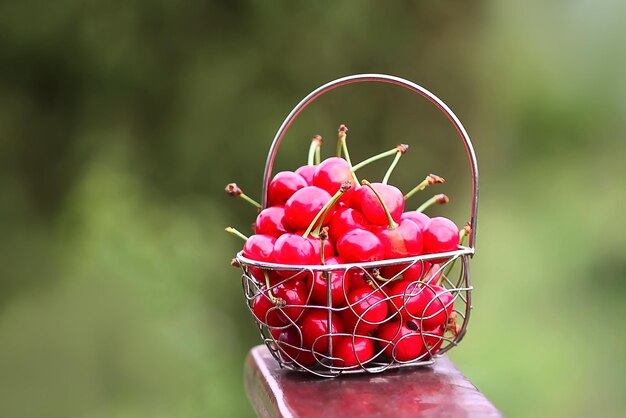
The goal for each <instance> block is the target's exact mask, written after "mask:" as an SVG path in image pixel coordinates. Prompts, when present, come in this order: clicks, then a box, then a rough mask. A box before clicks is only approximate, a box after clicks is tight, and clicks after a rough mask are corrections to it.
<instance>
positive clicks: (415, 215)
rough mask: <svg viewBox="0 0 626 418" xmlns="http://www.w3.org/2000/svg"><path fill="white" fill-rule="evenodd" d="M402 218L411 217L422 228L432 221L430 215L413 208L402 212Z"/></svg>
mask: <svg viewBox="0 0 626 418" xmlns="http://www.w3.org/2000/svg"><path fill="white" fill-rule="evenodd" d="M400 219H401V220H402V219H409V220H411V221H413V222H414V223H415V224H416V225H417V226H419V227H420V228H421V229H422V230H423V229H424V227H425V226H426V223H427V222H428V221H430V217H428V215H426V214H424V213H422V212H418V211H416V210H412V211H409V212H404V213H403V214H402V216H400Z"/></svg>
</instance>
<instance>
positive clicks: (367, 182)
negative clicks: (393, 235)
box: [361, 180, 398, 229]
mask: <svg viewBox="0 0 626 418" xmlns="http://www.w3.org/2000/svg"><path fill="white" fill-rule="evenodd" d="M361 184H362V185H364V186H367V187H369V188H370V189H371V190H372V192H374V194H375V195H376V197H377V198H378V201H379V202H380V204H381V206H382V207H383V210H384V211H385V216H387V222H389V229H395V228H397V227H398V224H397V223H396V221H394V220H393V218H392V217H391V213H389V208H388V207H387V205H386V204H385V201H384V200H383V197H382V196H381V195H380V193H378V190H376V188H375V187H374V186H372V183H370V182H369V181H367V180H363V181H362V182H361Z"/></svg>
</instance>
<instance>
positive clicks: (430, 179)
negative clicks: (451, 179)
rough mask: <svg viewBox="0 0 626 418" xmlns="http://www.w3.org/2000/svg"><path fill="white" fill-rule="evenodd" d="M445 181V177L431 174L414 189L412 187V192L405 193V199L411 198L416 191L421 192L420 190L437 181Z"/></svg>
mask: <svg viewBox="0 0 626 418" xmlns="http://www.w3.org/2000/svg"><path fill="white" fill-rule="evenodd" d="M445 182H446V180H445V179H444V178H443V177H439V176H438V175H436V174H429V175H427V176H426V178H425V179H424V180H423V181H422V182H421V183H420V184H418V185H417V186H415V187H414V188H413V189H411V191H410V192H408V193H407V194H405V195H404V200H407V199H409V198H410V197H411V196H413V195H414V194H415V193H417V192H419V191H420V190H424V189H425V188H426V187H428V186H432V185H433V184H436V183H445Z"/></svg>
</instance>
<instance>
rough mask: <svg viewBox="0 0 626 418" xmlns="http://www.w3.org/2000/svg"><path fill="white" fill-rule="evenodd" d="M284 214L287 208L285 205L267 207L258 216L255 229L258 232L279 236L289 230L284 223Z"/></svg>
mask: <svg viewBox="0 0 626 418" xmlns="http://www.w3.org/2000/svg"><path fill="white" fill-rule="evenodd" d="M284 216H285V208H284V207H283V206H271V207H269V208H265V209H263V210H262V211H261V212H260V213H259V214H258V215H257V217H256V221H255V223H254V231H255V232H256V233H257V234H266V235H271V236H273V237H276V238H278V237H280V236H281V235H282V234H284V233H285V232H287V229H286V228H285V225H284V224H283V217H284Z"/></svg>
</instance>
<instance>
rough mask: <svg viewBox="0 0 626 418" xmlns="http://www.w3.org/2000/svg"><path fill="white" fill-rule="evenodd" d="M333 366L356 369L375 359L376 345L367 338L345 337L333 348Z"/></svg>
mask: <svg viewBox="0 0 626 418" xmlns="http://www.w3.org/2000/svg"><path fill="white" fill-rule="evenodd" d="M333 357H336V358H337V359H335V360H333V365H335V366H337V367H355V366H358V365H360V364H365V363H367V362H368V361H370V360H371V359H372V358H374V343H373V342H372V340H371V339H369V338H367V337H357V336H355V337H354V340H353V339H352V337H351V336H350V337H348V336H344V337H341V338H340V339H339V342H338V343H337V346H336V347H335V346H333Z"/></svg>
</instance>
